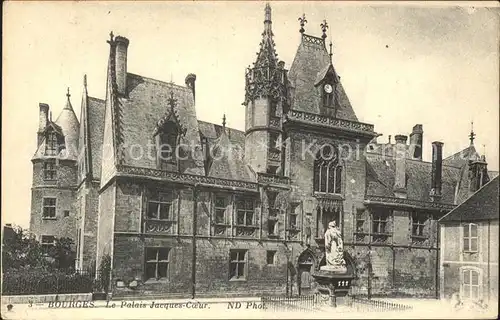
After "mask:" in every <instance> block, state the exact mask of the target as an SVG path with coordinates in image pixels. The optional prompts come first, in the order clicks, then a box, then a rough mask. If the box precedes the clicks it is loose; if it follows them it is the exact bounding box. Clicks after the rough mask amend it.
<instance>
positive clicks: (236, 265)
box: [229, 250, 248, 280]
mask: <svg viewBox="0 0 500 320" xmlns="http://www.w3.org/2000/svg"><path fill="white" fill-rule="evenodd" d="M247 255H248V254H247V250H230V252H229V257H230V263H229V279H230V280H245V279H246V276H247Z"/></svg>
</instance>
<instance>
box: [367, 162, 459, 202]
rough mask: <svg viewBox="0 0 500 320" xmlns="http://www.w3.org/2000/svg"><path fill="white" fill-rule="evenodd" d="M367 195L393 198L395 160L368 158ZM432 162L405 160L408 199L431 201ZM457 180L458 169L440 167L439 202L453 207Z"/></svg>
mask: <svg viewBox="0 0 500 320" xmlns="http://www.w3.org/2000/svg"><path fill="white" fill-rule="evenodd" d="M366 161H367V163H366V165H367V190H366V194H367V195H373V196H383V197H395V194H394V191H393V187H394V179H395V172H396V160H395V159H394V158H388V157H381V156H378V155H369V154H368V155H367V157H366ZM431 171H432V163H430V162H424V161H419V160H410V159H406V175H407V199H411V200H419V201H425V202H430V200H431V198H430V196H429V194H430V191H431ZM459 179H460V170H459V169H458V168H454V167H449V166H443V174H442V189H441V193H442V197H441V202H443V203H448V204H454V199H455V188H456V185H457V183H458V180H459Z"/></svg>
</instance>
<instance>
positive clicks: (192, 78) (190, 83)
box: [185, 73, 196, 103]
mask: <svg viewBox="0 0 500 320" xmlns="http://www.w3.org/2000/svg"><path fill="white" fill-rule="evenodd" d="M195 82H196V75H195V74H194V73H190V74H188V75H187V76H186V80H185V83H186V86H187V87H188V88H189V89H191V91H193V100H194V102H195V103H196V95H195Z"/></svg>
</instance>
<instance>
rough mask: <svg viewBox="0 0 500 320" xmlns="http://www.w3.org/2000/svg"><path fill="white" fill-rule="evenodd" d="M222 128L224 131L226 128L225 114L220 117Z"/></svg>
mask: <svg viewBox="0 0 500 320" xmlns="http://www.w3.org/2000/svg"><path fill="white" fill-rule="evenodd" d="M222 127H223V128H224V129H225V128H226V114H225V113H224V114H223V115H222Z"/></svg>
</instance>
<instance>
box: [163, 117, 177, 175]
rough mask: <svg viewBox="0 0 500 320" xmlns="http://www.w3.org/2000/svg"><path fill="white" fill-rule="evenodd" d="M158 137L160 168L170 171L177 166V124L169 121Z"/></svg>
mask: <svg viewBox="0 0 500 320" xmlns="http://www.w3.org/2000/svg"><path fill="white" fill-rule="evenodd" d="M158 136H159V147H158V158H159V161H160V168H161V169H164V170H169V169H170V166H171V165H172V164H173V165H175V164H177V155H178V152H179V150H177V146H178V138H179V127H178V126H177V124H176V123H174V122H172V121H169V122H167V123H165V124H164V125H163V127H162V128H161V131H160V133H159V135H158Z"/></svg>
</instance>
